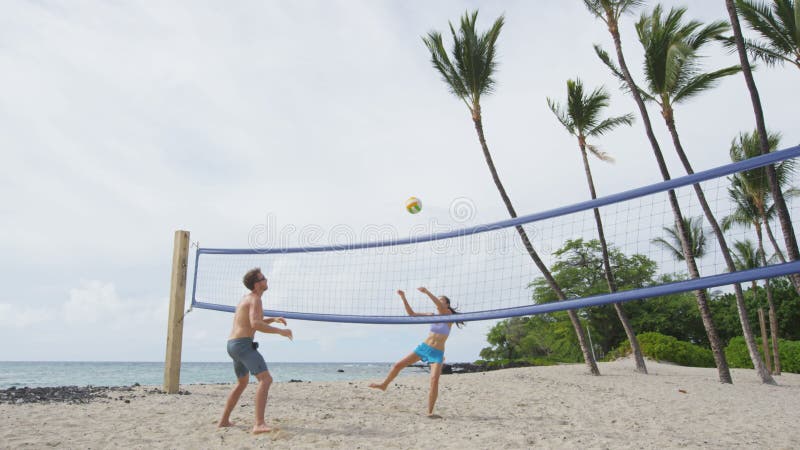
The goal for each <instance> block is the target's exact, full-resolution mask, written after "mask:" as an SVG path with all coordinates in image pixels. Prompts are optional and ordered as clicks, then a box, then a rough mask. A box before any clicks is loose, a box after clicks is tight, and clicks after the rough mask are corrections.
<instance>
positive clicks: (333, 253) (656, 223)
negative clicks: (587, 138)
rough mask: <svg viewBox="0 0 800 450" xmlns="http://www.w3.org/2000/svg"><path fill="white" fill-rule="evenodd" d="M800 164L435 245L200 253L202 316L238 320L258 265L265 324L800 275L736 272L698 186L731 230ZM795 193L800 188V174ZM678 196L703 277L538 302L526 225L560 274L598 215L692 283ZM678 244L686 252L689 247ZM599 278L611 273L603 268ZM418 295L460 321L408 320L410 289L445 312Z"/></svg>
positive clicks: (677, 187) (782, 156)
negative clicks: (566, 250)
mask: <svg viewBox="0 0 800 450" xmlns="http://www.w3.org/2000/svg"><path fill="white" fill-rule="evenodd" d="M798 156H800V146H797V147H792V148H789V149H785V150H781V151H777V152H773V153H770V154H768V155H762V156H758V157H756V158H751V159H748V160H745V161H741V162H737V163H733V164H728V165H725V166H721V167H716V168H714V169H710V170H706V171H703V172H698V173H696V174H693V175H690V176H683V177H680V178H675V179H672V180H669V181H665V182H660V183H656V184H652V185H649V186H645V187H641V188H637V189H633V190H629V191H625V192H621V193H618V194H614V195H609V196H605V197H601V198H598V199H596V200H591V201H586V202H581V203H577V204H573V205H568V206H563V207H559V208H555V209H552V210H548V211H544V212H539V213H535V214H530V215H526V216H522V217H518V218H516V219H511V220H504V221H499V222H495V223H490V224H484V225H478V226H471V227H465V228H462V229H458V230H453V231H447V232H441V233H433V234H427V235H424V236H411V237H407V238H404V239H394V238H392V239H384V240H381V239H372V240H367V241H365V242H360V243H339V244H336V245H326V246H295V247H283V248H238V249H223V248H198V249H197V250H196V253H195V265H194V266H195V270H194V276H193V280H192V294H191V300H192V307H193V308H206V309H212V310H218V311H229V312H232V311H234V310H235V307H236V304H237V303H238V301H239V300H240V299H241V297H242V295H244V294H246V293H247V289H246V288H245V287H244V285H243V284H242V277H243V275H244V274H245V273H246V272H247V271H248V270H250V269H252V268H254V267H260V268H261V270H262V273H263V274H264V275H265V276H266V277H267V278H268V280H269V281H268V284H269V290H268V291H267V292H266V293H265V294H264V297H263V302H264V310H265V311H264V314H265V315H267V316H282V317H286V318H293V319H303V320H318V321H331V322H354V323H428V322H434V321H437V322H438V321H442V320H459V321H471V320H485V319H497V318H506V317H513V316H523V315H532V314H540V313H548V312H555V311H561V310H566V309H578V308H585V307H590V306H597V305H603V304H608V303H614V302H624V301H629V300H637V299H647V298H653V297H658V296H663V295H668V294H674V293H678V292H685V291H691V290H697V289H707V288H714V287H719V286H725V285H731V284H733V283H743V282H748V281H752V280H757V279H765V278H774V277H779V276H785V275H788V274H792V273H800V261H789V262H785V263H784V262H779V261H777V260H771V261H769V262H768V264H767V265H766V266H761V267H756V268H751V269H745V270H737V271H733V272H729V271H728V269H727V266H726V264H725V260H724V259H723V255H722V254H721V252H720V249H719V245H718V243H717V240H716V238H715V236H714V234H713V233H712V231H711V229H710V225H709V223H708V221H707V220H706V218H705V217H703V211H702V209H701V207H700V204H699V202H698V200H697V197H696V193H695V190H694V187H693V185H695V184H699V185H700V186H701V187H702V189H703V191H704V193H705V196H706V199H707V201H708V203H709V206H710V208H711V210H712V211H713V213H714V215H715V217H716V219H717V221H718V222H722V221H723V219H724V218H725V217H728V216H731V215H733V214H734V212H735V210H736V208H737V204H736V203H735V202H733V201H732V199H731V195H730V192H729V191H730V189H731V186H732V179H733V177H734V176H736V174H741V173H744V172H745V171H749V172H747V173H749V174H752V173H755V172H756V171H761V172H762V173H765V171H764V169H763V168H764V167H765V166H767V165H769V164H776V165H778V164H784V163H787V162H788V163H793V162H794V161H795V158H797V157H798ZM788 184H789V185H793V186H796V185H797V184H798V183H797V179H796V176H795V175H794V174H793V173H792V174H791V176H790V177H789V183H788ZM787 187H788V186H787ZM669 191H673V192H674V193H675V195H676V197H677V199H678V202H679V204H680V207H681V212H682V215H683V217H685V218H687V219H694V220H695V221H696V223H697V224H698V226H700V228H701V229H702V231H703V233H704V235H705V239H706V241H707V242H706V245H705V252H704V255H703V256H702V257H700V258H698V259H697V264H698V268H699V272H700V274H701V276H700V278H695V279H688V277H685V278H686V279H684V280H682V281H676V282H670V283H664V284H655V285H650V286H646V287H641V288H637V289H630V290H623V291H618V292H615V293H607V294H601V295H596V296H592V297H584V298H570V299H569V300H566V301H561V302H554V303H546V304H533V299H532V293H533V291H532V289H531V287H530V286H531V284H532V283H533V282H534V281H535V280H537V279H540V278H541V277H542V273H541V272H540V271H539V270H538V269H537V267H536V265H535V264H534V262H533V260H532V259H531V257H530V255H529V253H528V251H527V250H526V248H525V246H524V245H523V241H522V239H521V237H520V233H519V230H518V228H521V229H522V230H524V232H525V234H526V235H527V236H528V238H529V239H530V242H531V243H532V244H533V247H534V249H535V250H536V252H537V253H538V255H539V256H540V258H541V259H542V260H543V261H544V263H545V264H546V265H547V267H552V265H553V263H554V262H556V261H557V260H558V256H557V255H555V254H554V252H556V251H557V250H558V249H559V248H561V247H562V246H563V245H564V244H565V243H566V242H568V241H569V240H575V239H582V240H584V241H590V240H593V239H597V237H598V232H597V227H596V222H595V217H594V209H595V208H596V209H598V210H599V212H600V215H601V217H602V220H603V225H604V233H605V237H606V241H607V242H608V245H609V246H610V247H612V248H614V249H616V250H619V251H620V252H622V253H623V254H624V255H626V256H631V255H642V256H644V257H645V258H647V259H648V260H651V261H653V262H654V263H655V265H656V267H657V270H658V272H659V273H662V274H685V273H686V263H685V262H684V261H680V260H678V259H677V258H676V257H675V256H676V255H675V252H673V251H671V250H670V249H669V247H668V246H665V245H663V244H658V243H657V242H655V241H656V240H657V239H659V238H661V239H662V240H663V241H665V242H667V243H669V241H670V233H669V231H668V230H669V229H674V228H675V216H674V213H673V210H672V208H671V206H670V202H669V199H668V192H669ZM796 203H797V202H796V201H795V200H793V199H792V198H791V197H789V198H787V204H788V207H789V211H790V212H792V213H795V214H794V216H795V217H792V219H793V220H794V226H795V229H797V227H798V226H799V225H800V224H798V222H797V219H796V217H797V216H800V214H798V213H796V212H797V211H798V209H797V207H796ZM772 226H773V231H774V234H775V237H776V238H777V241H778V242H779V243H780V245H781V246H782V244H783V234H782V231H781V229H780V226H779V225H778V224H777V223H773V224H772ZM753 235H754V234H753V232H752V230H749V229H747V228H745V227H733V228H731V229H730V230H728V231H726V233H725V237H726V240H727V242H728V245H729V246H730V247H733V245H732V243H733V242H736V241H742V240H745V239H750V240H753V239H754V238H753ZM675 245H676V246H678V248H680V247H679V244H678V243H676V244H675ZM767 245H769V244H767ZM767 248H768V249H769V248H770V247H767ZM769 253H771V252H769ZM784 254H785V251H784ZM598 270H600V271H602V267H598ZM678 278H680V277H678ZM419 286H425V287H427V288H428V289H429V290H430V291H432V292H433V293H434V294H435V295H446V296H448V298H450V299H451V302H452V305H453V306H455V307H457V309H458V312H459V314H458V315H455V316H447V317H443V316H435V317H431V316H414V317H410V316H408V315H407V314H406V311H405V309H404V307H403V303H402V302H401V301H400V300H399V298H398V296H397V294H396V291H397V290H404V291H405V292H406V297H407V298H408V300H409V303H410V304H411V306H412V308H413V309H414V310H415V311H418V312H434V311H435V309H434V307H433V304H432V302H431V301H430V299H428V298H427V296H425V295H423V294H422V293H420V292H417V290H416V288H417V287H419Z"/></svg>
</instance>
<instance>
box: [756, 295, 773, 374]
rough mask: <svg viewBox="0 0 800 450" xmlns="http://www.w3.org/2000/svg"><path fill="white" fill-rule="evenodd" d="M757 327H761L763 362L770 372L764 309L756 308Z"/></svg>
mask: <svg viewBox="0 0 800 450" xmlns="http://www.w3.org/2000/svg"><path fill="white" fill-rule="evenodd" d="M755 292H756V282H755V281H753V296H754V297H755ZM758 325H759V326H760V327H761V348H763V349H764V361H766V364H767V368H768V369H769V370H770V372H772V366H771V365H770V359H769V339H767V324H766V322H765V321H764V308H762V307H760V306H759V307H758Z"/></svg>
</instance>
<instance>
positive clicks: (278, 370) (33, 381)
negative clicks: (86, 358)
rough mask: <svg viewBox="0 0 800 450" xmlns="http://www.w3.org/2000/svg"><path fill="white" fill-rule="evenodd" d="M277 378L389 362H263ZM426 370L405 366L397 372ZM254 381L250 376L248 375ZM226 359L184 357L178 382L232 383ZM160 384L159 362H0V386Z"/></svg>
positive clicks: (363, 374) (370, 373) (359, 371)
mask: <svg viewBox="0 0 800 450" xmlns="http://www.w3.org/2000/svg"><path fill="white" fill-rule="evenodd" d="M267 364H268V365H269V371H270V373H271V374H272V378H273V379H274V380H275V381H276V382H279V383H280V382H287V381H290V380H302V381H352V380H374V381H380V380H382V379H383V378H384V377H385V376H386V374H387V373H388V372H389V369H390V368H391V366H392V363H280V362H273V363H270V362H268V363H267ZM420 373H426V369H423V368H419V367H407V368H406V369H405V370H403V371H402V372H401V373H400V376H404V375H411V374H420ZM252 379H253V380H255V378H252ZM235 381H236V376H235V375H234V373H233V364H232V363H230V362H184V363H183V364H181V381H180V382H181V385H190V384H216V383H234V382H235ZM134 383H139V384H141V385H143V386H162V385H163V383H164V363H163V362H72V361H70V362H53V361H46V362H29V361H26V362H13V361H0V389H8V388H10V387H17V388H20V387H24V386H27V387H52V386H87V385H91V386H130V385H133V384H134Z"/></svg>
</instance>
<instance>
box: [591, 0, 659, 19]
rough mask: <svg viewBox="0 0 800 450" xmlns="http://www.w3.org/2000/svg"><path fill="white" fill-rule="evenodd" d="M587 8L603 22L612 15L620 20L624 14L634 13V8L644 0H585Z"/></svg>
mask: <svg viewBox="0 0 800 450" xmlns="http://www.w3.org/2000/svg"><path fill="white" fill-rule="evenodd" d="M583 4H584V5H585V6H586V9H588V10H589V12H591V13H592V14H593V15H594V16H595V17H597V18H599V19H601V20H602V21H603V22H606V21H607V16H608V15H610V16H611V17H612V18H613V20H614V21H617V20H619V18H620V17H621V16H622V15H623V14H628V13H633V10H634V9H636V8H637V7H639V6H641V5H643V4H644V1H643V0H583Z"/></svg>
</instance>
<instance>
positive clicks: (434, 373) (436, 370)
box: [428, 363, 442, 417]
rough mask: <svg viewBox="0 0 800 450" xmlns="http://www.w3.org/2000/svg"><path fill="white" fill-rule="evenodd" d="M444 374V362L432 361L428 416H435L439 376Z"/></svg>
mask: <svg viewBox="0 0 800 450" xmlns="http://www.w3.org/2000/svg"><path fill="white" fill-rule="evenodd" d="M441 374H442V363H431V391H430V393H428V417H433V406H434V405H435V404H436V398H437V397H439V376H440V375H441Z"/></svg>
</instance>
